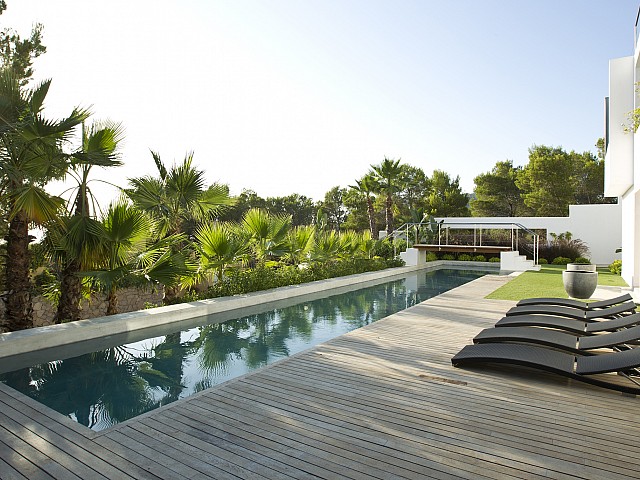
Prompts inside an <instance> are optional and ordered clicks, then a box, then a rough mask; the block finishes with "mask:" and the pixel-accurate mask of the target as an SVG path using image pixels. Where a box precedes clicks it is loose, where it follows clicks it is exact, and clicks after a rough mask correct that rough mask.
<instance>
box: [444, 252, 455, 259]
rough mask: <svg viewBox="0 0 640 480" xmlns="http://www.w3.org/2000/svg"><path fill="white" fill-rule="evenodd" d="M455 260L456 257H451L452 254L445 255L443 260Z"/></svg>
mask: <svg viewBox="0 0 640 480" xmlns="http://www.w3.org/2000/svg"><path fill="white" fill-rule="evenodd" d="M455 259H456V257H454V256H453V255H451V254H450V253H445V254H444V255H442V260H455Z"/></svg>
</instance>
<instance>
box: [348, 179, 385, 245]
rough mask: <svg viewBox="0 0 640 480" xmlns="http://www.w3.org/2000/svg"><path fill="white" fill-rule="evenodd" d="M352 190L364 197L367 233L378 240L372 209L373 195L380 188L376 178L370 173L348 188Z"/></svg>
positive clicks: (374, 214) (374, 215)
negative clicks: (367, 225) (367, 223)
mask: <svg viewBox="0 0 640 480" xmlns="http://www.w3.org/2000/svg"><path fill="white" fill-rule="evenodd" d="M350 187H351V188H352V189H353V190H355V191H356V192H358V193H359V194H361V195H363V196H364V199H365V201H366V204H367V217H368V220H369V231H370V232H371V236H372V238H374V239H376V240H377V239H378V228H377V226H376V213H375V210H374V208H373V200H374V198H373V193H375V192H377V191H378V189H379V188H380V184H379V183H378V181H377V179H376V177H375V176H374V175H372V174H371V173H368V174H367V175H365V176H364V177H362V178H361V179H360V180H356V184H355V185H351V186H350Z"/></svg>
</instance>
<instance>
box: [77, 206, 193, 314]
mask: <svg viewBox="0 0 640 480" xmlns="http://www.w3.org/2000/svg"><path fill="white" fill-rule="evenodd" d="M153 230H154V229H153V225H152V222H151V221H150V220H149V217H148V216H147V215H146V214H145V213H144V212H142V211H140V210H139V209H137V208H135V207H134V206H132V205H131V204H130V203H129V202H128V201H127V200H126V199H124V198H121V199H119V200H118V201H116V202H114V203H112V204H111V205H109V210H108V211H107V213H106V215H105V217H104V219H103V221H102V223H101V224H100V228H99V230H98V231H95V232H92V234H93V235H96V236H98V237H99V238H100V240H101V241H100V245H101V246H102V248H103V249H104V254H103V256H102V258H103V264H102V265H101V266H100V268H99V269H97V270H94V271H88V272H84V274H85V275H86V276H87V277H89V278H92V279H93V280H94V281H96V282H98V283H99V284H101V285H103V286H104V287H105V288H106V290H107V315H114V314H116V313H118V297H117V292H118V289H119V288H120V286H121V284H122V283H123V282H124V281H125V280H128V279H139V280H143V279H146V280H150V281H156V282H159V283H162V284H164V285H167V286H173V285H176V284H177V283H178V282H179V281H180V278H181V277H182V276H184V275H186V274H187V273H188V272H189V271H190V270H191V269H192V266H191V265H189V263H188V262H187V261H186V259H185V258H184V256H183V255H182V254H181V253H180V252H179V251H178V252H176V251H174V248H173V247H174V245H175V244H176V243H179V242H181V241H183V240H184V236H183V235H172V236H169V237H166V238H164V239H162V240H160V241H158V242H155V243H152V237H151V232H152V231H153Z"/></svg>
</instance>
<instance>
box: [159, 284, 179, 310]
mask: <svg viewBox="0 0 640 480" xmlns="http://www.w3.org/2000/svg"><path fill="white" fill-rule="evenodd" d="M178 288H179V287H167V286H166V285H165V287H164V298H163V299H162V304H163V305H171V304H172V303H173V302H174V301H175V300H176V299H177V298H178Z"/></svg>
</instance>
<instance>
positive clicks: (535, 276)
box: [486, 265, 627, 300]
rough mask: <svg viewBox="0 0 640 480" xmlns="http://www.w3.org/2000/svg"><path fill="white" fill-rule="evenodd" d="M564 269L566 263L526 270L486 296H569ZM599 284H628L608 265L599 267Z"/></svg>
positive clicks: (506, 297)
mask: <svg viewBox="0 0 640 480" xmlns="http://www.w3.org/2000/svg"><path fill="white" fill-rule="evenodd" d="M564 270H565V266H564V265H542V269H541V270H540V271H539V272H534V271H529V272H524V273H522V274H520V275H519V276H517V277H516V278H514V279H513V280H511V281H510V282H509V283H507V284H505V285H503V286H502V287H500V288H498V289H497V290H496V291H494V292H493V293H491V294H489V295H487V297H486V298H491V299H495V300H521V299H523V298H531V297H561V298H568V297H569V296H568V295H567V292H565V291H564V287H563V286H562V272H563V271H564ZM598 285H609V286H616V287H626V286H627V284H626V282H625V281H624V280H623V279H622V277H621V276H620V275H615V274H613V273H611V272H610V271H609V270H608V269H607V268H606V267H604V268H598Z"/></svg>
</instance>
